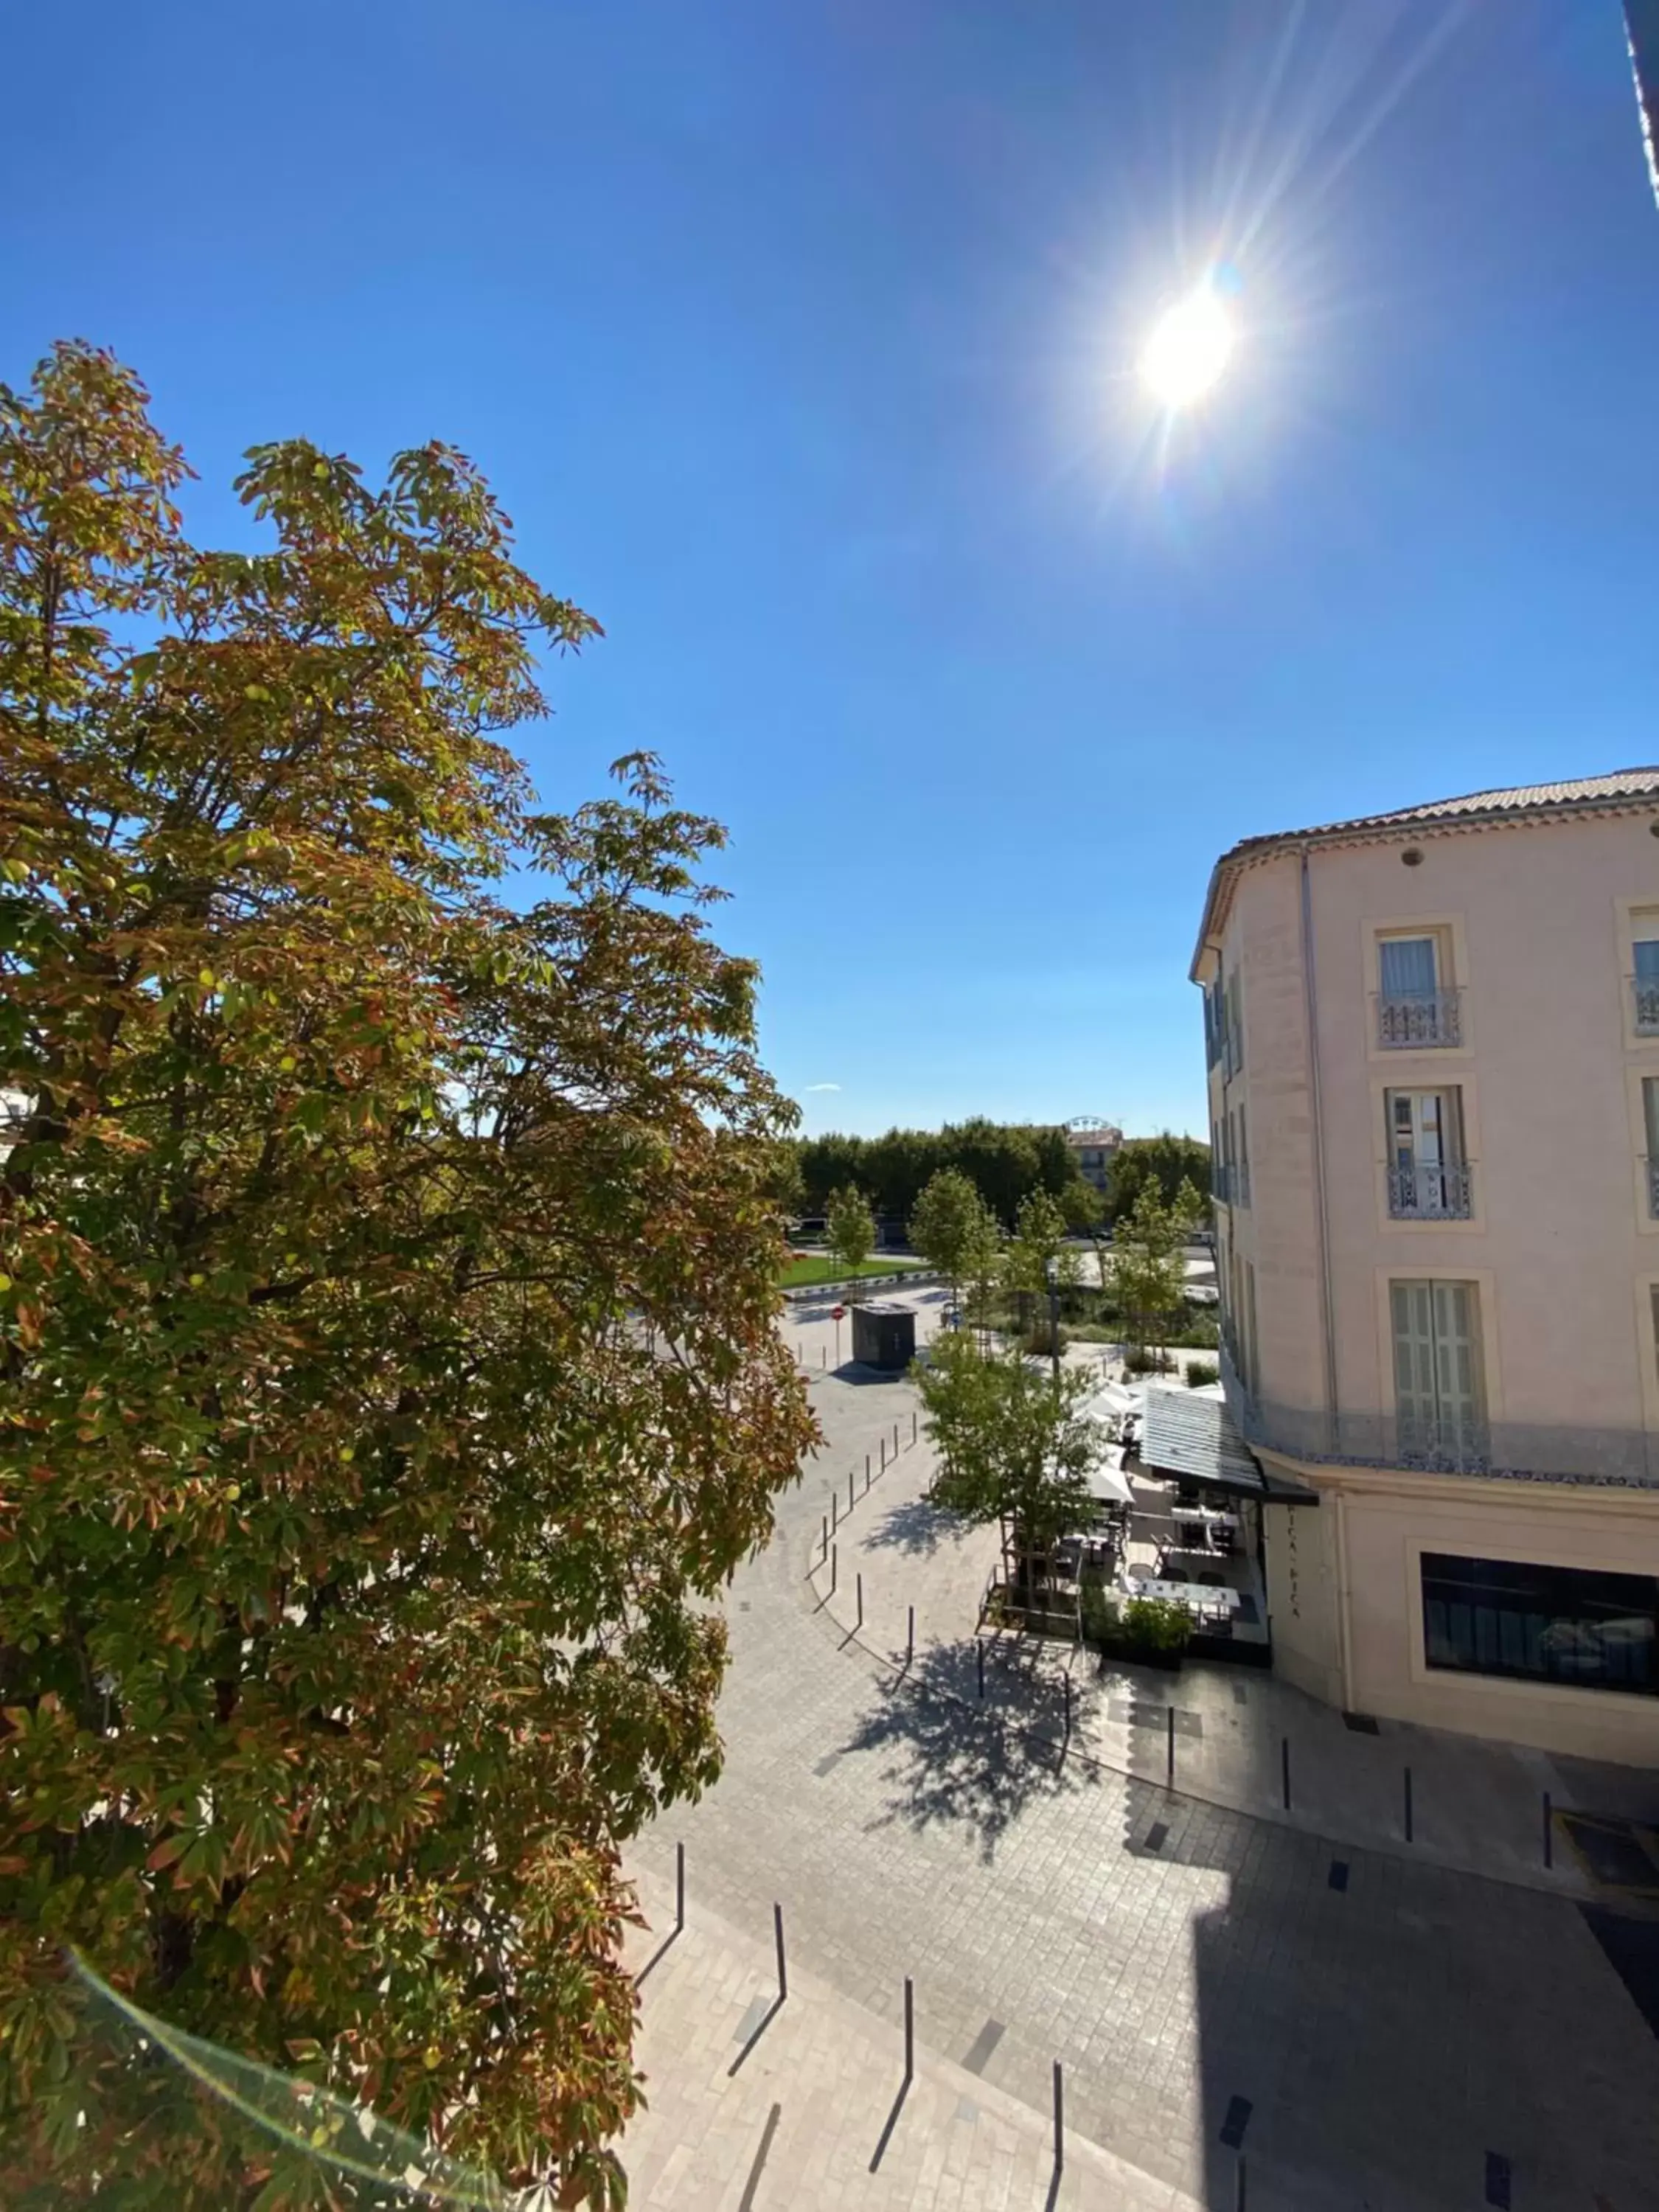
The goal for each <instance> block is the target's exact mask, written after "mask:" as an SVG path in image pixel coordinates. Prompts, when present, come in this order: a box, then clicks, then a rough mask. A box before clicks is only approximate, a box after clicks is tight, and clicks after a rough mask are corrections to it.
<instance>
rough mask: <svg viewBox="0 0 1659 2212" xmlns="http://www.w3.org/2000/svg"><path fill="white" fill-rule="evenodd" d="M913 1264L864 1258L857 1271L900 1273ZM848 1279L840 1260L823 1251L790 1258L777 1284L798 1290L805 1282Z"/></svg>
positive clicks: (866, 1272) (874, 1273)
mask: <svg viewBox="0 0 1659 2212" xmlns="http://www.w3.org/2000/svg"><path fill="white" fill-rule="evenodd" d="M907 1266H910V1267H914V1266H915V1261H903V1260H866V1261H865V1263H864V1265H863V1266H862V1267H860V1269H859V1270H858V1273H859V1274H860V1277H863V1276H865V1275H901V1274H902V1273H903V1272H904V1270H905V1267H907ZM848 1280H850V1278H849V1277H848V1273H847V1270H846V1268H845V1267H842V1264H841V1262H840V1261H839V1260H832V1259H830V1258H829V1255H828V1254H827V1253H825V1254H822V1255H819V1254H814V1255H812V1256H811V1258H810V1259H805V1260H792V1261H790V1262H789V1265H788V1266H787V1267H786V1268H785V1269H784V1271H783V1273H781V1275H780V1276H779V1277H778V1285H779V1287H780V1289H781V1290H786V1291H799V1290H800V1289H801V1288H802V1287H803V1286H804V1285H805V1284H807V1283H840V1282H846V1281H848Z"/></svg>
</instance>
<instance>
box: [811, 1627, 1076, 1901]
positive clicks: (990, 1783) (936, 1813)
mask: <svg viewBox="0 0 1659 2212" xmlns="http://www.w3.org/2000/svg"><path fill="white" fill-rule="evenodd" d="M1001 1672H1002V1669H1001V1668H1000V1664H999V1662H996V1661H992V1662H991V1663H990V1665H989V1666H988V1667H987V1699H986V1702H985V1703H984V1704H983V1705H981V1703H980V1702H979V1698H978V1677H979V1669H978V1658H977V1652H976V1647H975V1641H974V1639H973V1638H969V1639H968V1640H967V1641H965V1642H963V1643H961V1644H938V1645H935V1646H933V1648H932V1649H931V1650H927V1651H926V1652H922V1653H919V1654H918V1656H917V1657H916V1658H915V1662H913V1663H912V1664H911V1665H910V1666H909V1667H908V1668H905V1669H902V1671H901V1672H900V1673H899V1674H896V1675H895V1676H894V1677H893V1678H892V1679H891V1680H890V1682H889V1683H887V1684H886V1685H885V1686H881V1687H878V1688H877V1689H876V1691H875V1692H874V1695H875V1698H876V1699H877V1700H878V1702H876V1703H875V1704H873V1705H872V1706H871V1707H870V1709H869V1711H866V1713H865V1714H864V1715H863V1716H862V1717H860V1720H859V1721H858V1722H857V1723H856V1725H855V1727H854V1731H853V1734H852V1735H851V1736H850V1737H849V1738H848V1741H847V1742H846V1743H845V1744H843V1745H842V1750H843V1751H844V1752H848V1753H852V1752H873V1753H876V1754H877V1755H878V1757H880V1758H881V1759H882V1761H883V1764H882V1768H881V1776H882V1781H883V1783H884V1785H885V1788H884V1804H885V1810H884V1812H882V1813H881V1814H879V1815H878V1817H877V1818H876V1819H875V1820H872V1822H871V1823H870V1826H872V1827H874V1828H885V1827H892V1826H905V1827H908V1828H909V1829H911V1830H912V1831H914V1832H915V1833H917V1834H921V1833H922V1832H924V1831H926V1830H927V1829H929V1828H932V1827H936V1826H944V1827H955V1828H966V1829H968V1830H969V1832H971V1833H972V1834H973V1835H974V1836H975V1839H976V1841H977V1843H978V1845H979V1853H980V1857H981V1859H982V1860H984V1861H985V1862H986V1863H987V1864H988V1863H990V1862H991V1861H992V1860H993V1859H994V1857H995V1856H996V1851H997V1847H998V1845H999V1844H1000V1843H1001V1841H1002V1839H1003V1838H1004V1837H1005V1836H1006V1834H1007V1832H1008V1831H1009V1829H1010V1828H1012V1826H1013V1825H1014V1823H1015V1822H1016V1821H1017V1820H1019V1818H1020V1817H1021V1815H1022V1814H1024V1811H1025V1810H1026V1808H1027V1807H1028V1806H1030V1805H1032V1804H1034V1803H1036V1802H1041V1801H1044V1800H1047V1799H1050V1798H1054V1797H1059V1796H1069V1795H1070V1794H1071V1793H1072V1792H1073V1791H1075V1790H1090V1789H1097V1788H1098V1787H1099V1784H1100V1775H1099V1771H1098V1770H1097V1768H1096V1766H1095V1765H1093V1763H1092V1762H1091V1761H1090V1760H1088V1759H1084V1758H1082V1757H1081V1756H1079V1753H1077V1752H1076V1751H1075V1749H1073V1747H1072V1746H1071V1745H1070V1744H1069V1743H1067V1742H1066V1741H1065V1735H1066V1695H1065V1690H1064V1687H1063V1684H1062V1681H1061V1680H1060V1679H1059V1678H1056V1677H1054V1676H1050V1675H1046V1674H1039V1673H1036V1671H1035V1670H1033V1671H1031V1672H1030V1673H1029V1674H1027V1673H1026V1670H1024V1668H1022V1669H1021V1672H1022V1675H1023V1676H1024V1679H1023V1680H1022V1681H1021V1684H1020V1690H1019V1699H1018V1710H1014V1709H1012V1708H1011V1707H1010V1705H1008V1704H1007V1702H1006V1692H1004V1691H1003V1690H1002V1685H1001V1682H1000V1680H999V1676H1000V1674H1001Z"/></svg>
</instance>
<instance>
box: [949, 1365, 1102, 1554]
mask: <svg viewBox="0 0 1659 2212" xmlns="http://www.w3.org/2000/svg"><path fill="white" fill-rule="evenodd" d="M915 1378H916V1385H917V1388H918V1389H919V1390H920V1391H921V1402H922V1409H923V1412H922V1418H923V1420H924V1423H925V1425H926V1426H927V1433H928V1435H929V1436H930V1437H932V1438H933V1443H934V1446H935V1448H936V1449H937V1451H938V1454H939V1471H938V1473H937V1474H935V1476H934V1478H933V1484H932V1486H931V1487H930V1491H929V1495H930V1496H931V1498H933V1502H934V1503H935V1504H939V1505H943V1506H945V1507H946V1508H948V1510H951V1512H953V1513H960V1514H961V1515H962V1516H963V1518H964V1519H966V1520H969V1521H973V1522H991V1521H995V1522H1000V1523H1001V1526H1002V1531H1003V1547H1004V1553H1005V1557H1006V1562H1007V1571H1008V1579H1009V1584H1010V1587H1011V1589H1012V1590H1013V1591H1014V1593H1015V1595H1016V1597H1017V1598H1018V1597H1021V1596H1023V1595H1025V1594H1028V1593H1029V1591H1030V1588H1031V1585H1032V1583H1033V1582H1034V1580H1035V1579H1036V1576H1037V1574H1038V1572H1039V1563H1040V1561H1041V1560H1042V1559H1043V1558H1044V1557H1045V1556H1046V1555H1047V1553H1048V1551H1049V1549H1050V1548H1051V1547H1052V1546H1053V1544H1054V1541H1055V1540H1056V1538H1057V1537H1059V1536H1060V1534H1062V1533H1063V1532H1064V1531H1065V1530H1066V1528H1074V1527H1076V1526H1077V1525H1078V1523H1079V1522H1081V1521H1082V1520H1084V1519H1085V1517H1086V1516H1087V1515H1088V1513H1089V1512H1090V1510H1091V1496H1090V1491H1089V1486H1088V1480H1087V1478H1088V1475H1089V1474H1090V1472H1091V1469H1092V1468H1095V1467H1096V1466H1097V1464H1098V1463H1099V1461H1100V1459H1101V1456H1102V1455H1103V1452H1104V1451H1105V1449H1106V1445H1107V1438H1106V1432H1105V1431H1104V1429H1103V1427H1102V1426H1101V1425H1100V1423H1099V1422H1097V1421H1095V1420H1091V1419H1088V1418H1087V1417H1086V1416H1085V1414H1083V1413H1082V1412H1081V1411H1080V1410H1079V1409H1080V1407H1081V1406H1082V1404H1083V1402H1084V1401H1085V1400H1086V1399H1087V1398H1088V1397H1089V1396H1090V1395H1091V1392H1092V1391H1093V1390H1094V1389H1095V1388H1096V1387H1097V1380H1098V1378H1097V1376H1094V1375H1092V1374H1089V1373H1086V1372H1085V1371H1083V1370H1062V1371H1061V1372H1060V1375H1059V1376H1058V1377H1057V1378H1054V1377H1051V1376H1049V1375H1048V1374H1047V1373H1046V1372H1045V1371H1044V1370H1042V1369H1041V1368H1039V1367H1037V1366H1035V1365H1034V1364H1032V1363H1031V1361H1030V1360H1029V1359H1027V1358H1025V1356H1024V1354H1023V1353H1022V1352H1020V1351H1019V1350H1018V1348H1017V1347H1012V1346H1011V1347H1009V1348H1007V1349H1004V1350H996V1351H991V1352H985V1351H982V1350H981V1348H980V1347H979V1346H977V1345H975V1343H974V1342H973V1341H972V1340H971V1339H969V1338H968V1337H966V1336H943V1337H939V1338H936V1339H935V1340H934V1342H933V1346H932V1347H931V1350H930V1353H929V1358H928V1359H927V1363H926V1364H922V1363H920V1362H919V1363H918V1364H917V1366H916V1369H915Z"/></svg>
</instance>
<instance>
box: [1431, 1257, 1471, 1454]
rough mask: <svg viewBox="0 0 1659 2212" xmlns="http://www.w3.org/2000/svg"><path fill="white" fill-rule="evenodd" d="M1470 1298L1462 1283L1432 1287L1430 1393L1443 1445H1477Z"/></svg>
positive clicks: (1461, 1448) (1465, 1450) (1460, 1448)
mask: <svg viewBox="0 0 1659 2212" xmlns="http://www.w3.org/2000/svg"><path fill="white" fill-rule="evenodd" d="M1474 1332H1475V1312H1474V1293H1473V1291H1471V1290H1470V1287H1469V1285H1468V1284H1467V1283H1437V1284H1436V1285H1434V1336H1435V1395H1436V1397H1437V1401H1438V1404H1437V1419H1438V1421H1439V1425H1440V1435H1441V1443H1442V1447H1443V1449H1445V1450H1448V1451H1457V1452H1460V1453H1462V1454H1465V1455H1468V1454H1473V1453H1477V1452H1478V1451H1479V1450H1480V1347H1479V1346H1478V1345H1477V1344H1476V1342H1475V1334H1474Z"/></svg>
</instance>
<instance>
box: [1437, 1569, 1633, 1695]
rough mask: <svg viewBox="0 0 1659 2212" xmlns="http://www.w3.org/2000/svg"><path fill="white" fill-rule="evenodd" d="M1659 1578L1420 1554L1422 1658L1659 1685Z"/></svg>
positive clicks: (1526, 1673)
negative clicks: (1658, 1661) (1658, 1658)
mask: <svg viewBox="0 0 1659 2212" xmlns="http://www.w3.org/2000/svg"><path fill="white" fill-rule="evenodd" d="M1656 1630H1659V1579H1656V1577H1654V1576H1652V1575H1617V1574H1605V1573H1603V1572H1601V1571H1600V1570H1592V1569H1589V1568H1585V1567H1546V1566H1529V1565H1524V1564H1523V1563H1522V1562H1521V1561H1519V1560H1516V1559H1459V1558H1457V1557H1455V1555H1453V1554H1451V1553H1441V1552H1425V1553H1424V1554H1423V1645H1424V1650H1423V1656H1424V1658H1425V1660H1426V1662H1428V1664H1429V1665H1430V1666H1431V1667H1443V1668H1448V1669H1449V1670H1450V1671H1453V1672H1455V1673H1458V1674H1507V1675H1512V1676H1516V1677H1518V1678H1520V1679H1521V1680H1526V1681H1535V1682H1570V1683H1571V1684H1572V1685H1573V1686H1575V1687H1576V1688H1578V1689H1583V1690H1634V1691H1638V1692H1640V1693H1642V1694H1643V1695H1644V1696H1647V1697H1652V1696H1654V1695H1655V1694H1656V1693H1659V1676H1656V1671H1655V1667H1654V1643H1655V1636H1656Z"/></svg>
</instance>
